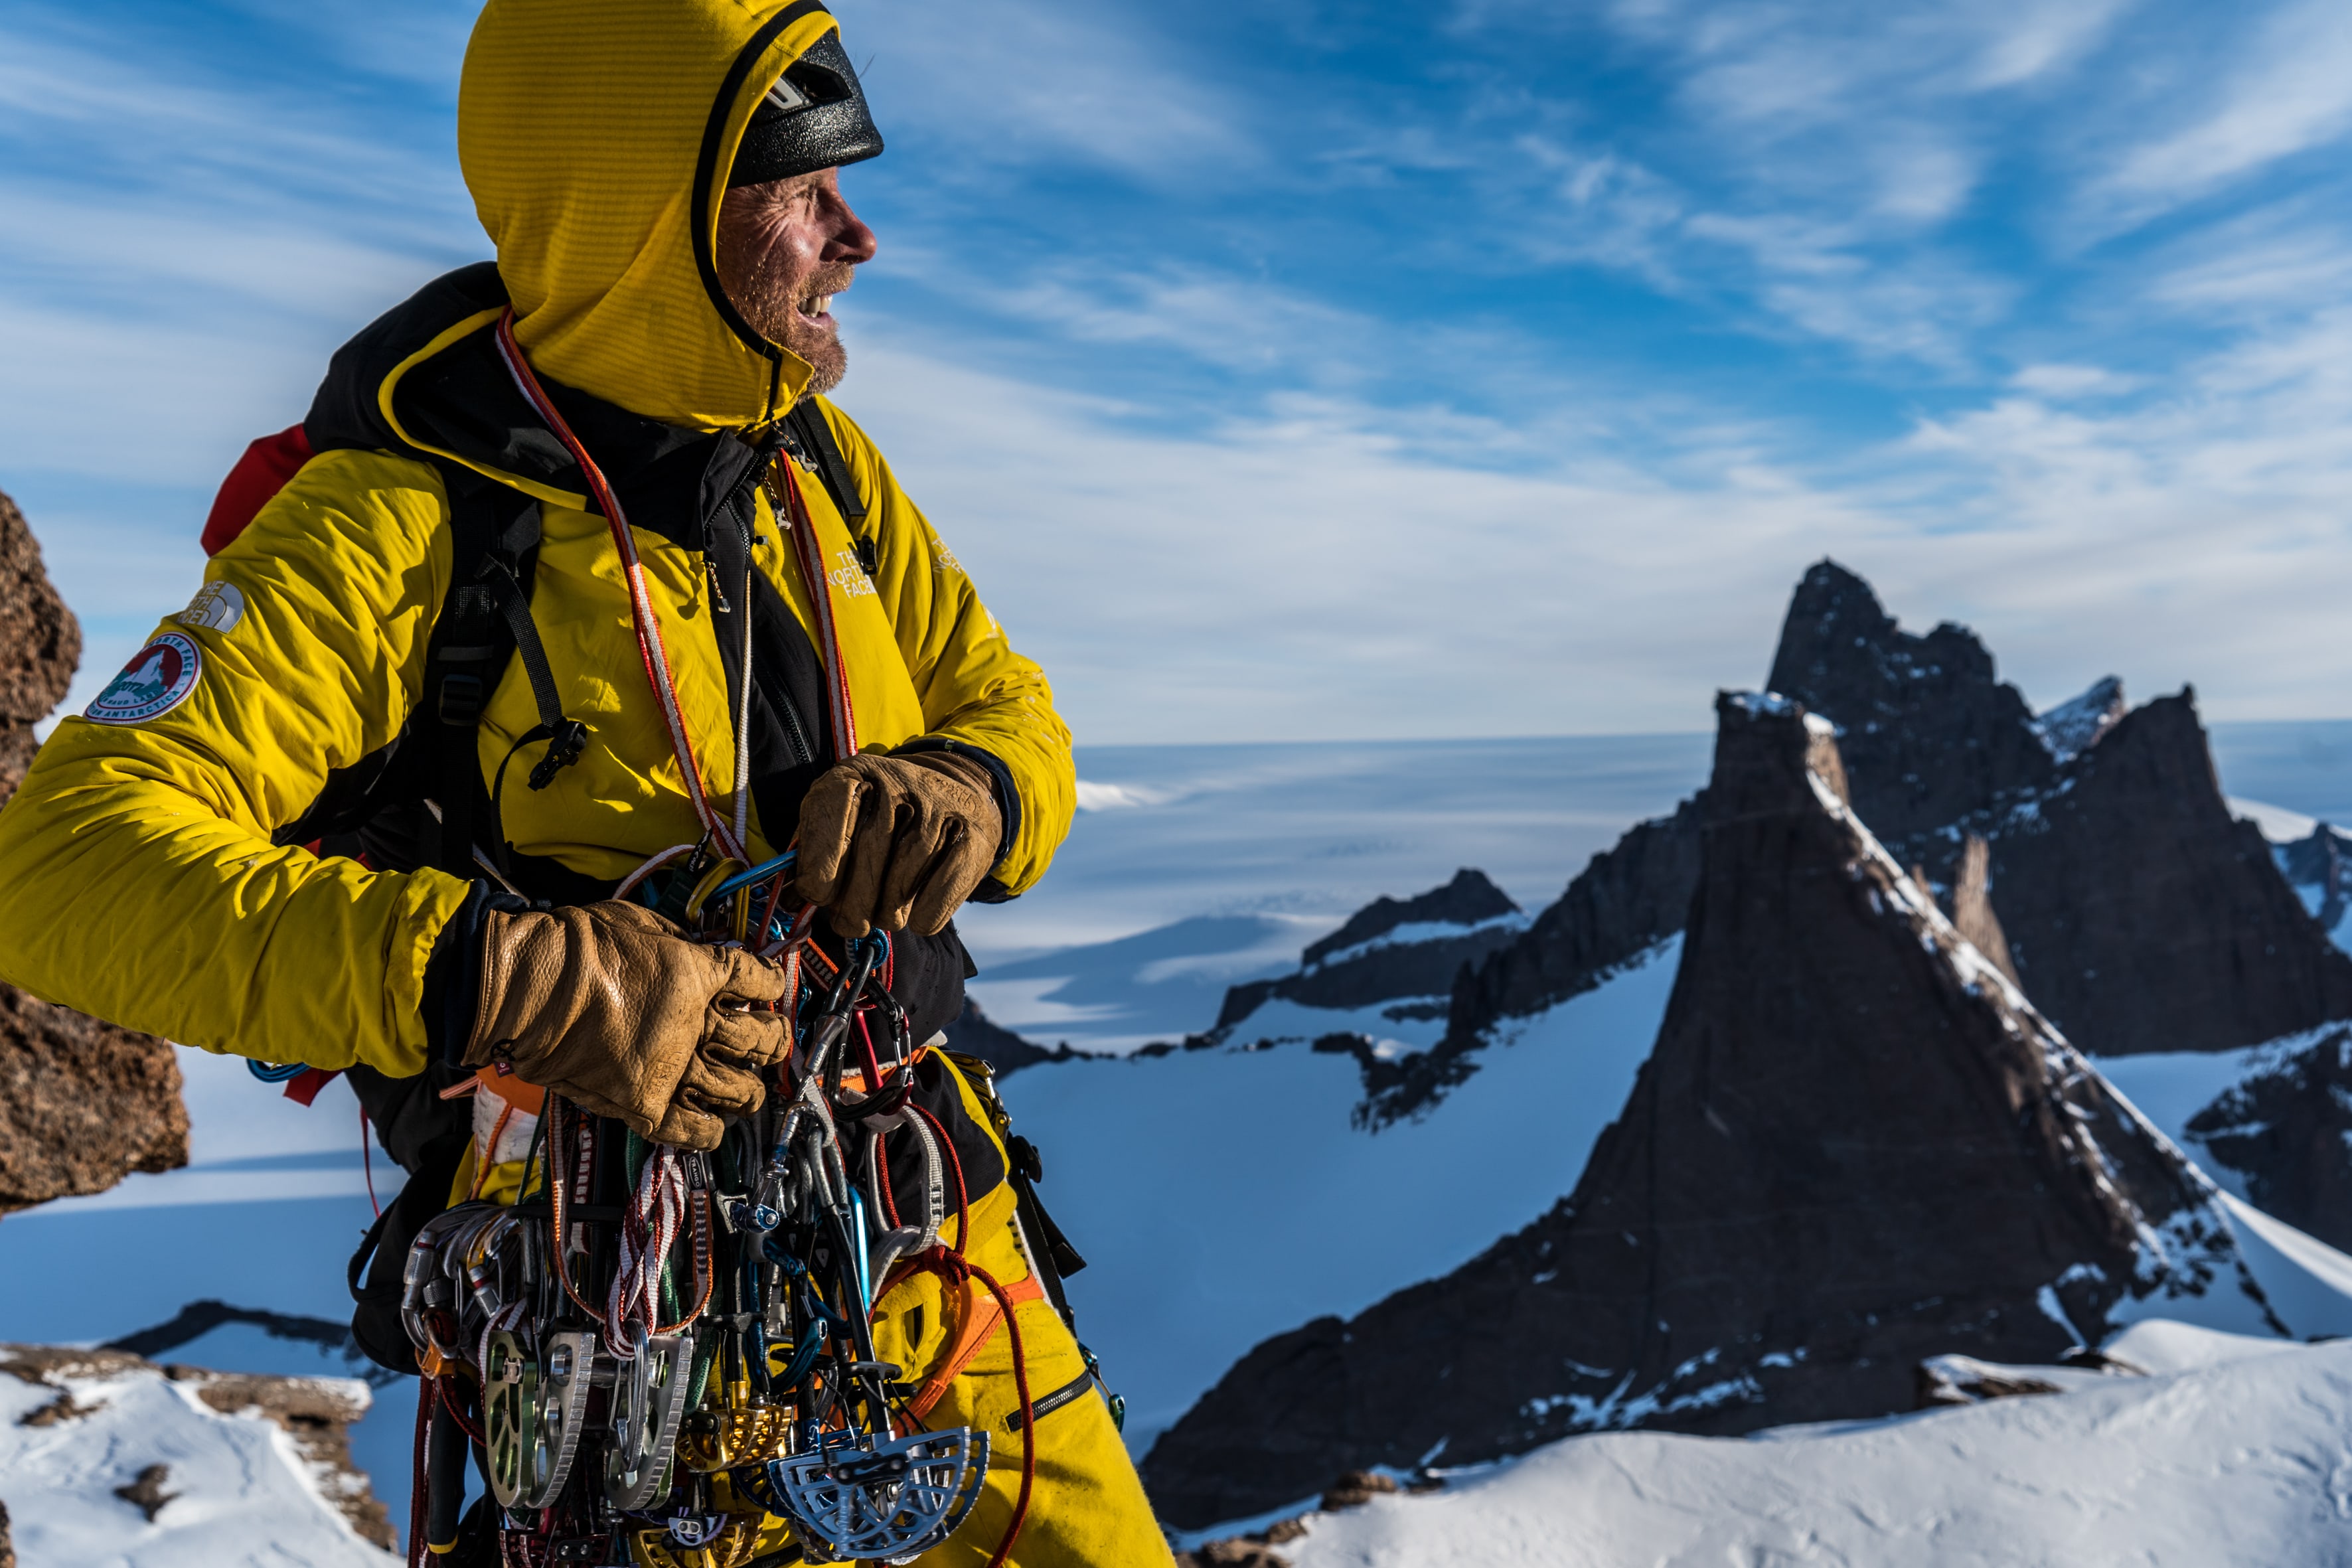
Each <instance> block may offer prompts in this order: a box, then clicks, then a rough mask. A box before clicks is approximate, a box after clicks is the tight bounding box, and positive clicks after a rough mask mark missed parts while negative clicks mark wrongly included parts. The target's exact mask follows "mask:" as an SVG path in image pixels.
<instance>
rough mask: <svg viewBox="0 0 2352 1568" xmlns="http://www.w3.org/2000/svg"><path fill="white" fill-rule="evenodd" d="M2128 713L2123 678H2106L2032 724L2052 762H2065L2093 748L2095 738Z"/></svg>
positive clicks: (2128, 705) (2097, 740)
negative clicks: (2037, 731)
mask: <svg viewBox="0 0 2352 1568" xmlns="http://www.w3.org/2000/svg"><path fill="white" fill-rule="evenodd" d="M2130 710H2131V709H2130V704H2128V703H2126V701H2125V700H2124V682H2123V678H2122V677H2121V676H2118V675H2107V676H2102V677H2100V678H2099V679H2097V680H2095V681H2093V682H2092V683H2091V687H2090V689H2089V690H2087V691H2085V692H2084V693H2083V694H2082V695H2081V696H2080V697H2074V698H2070V699H2068V700H2066V701H2063V702H2061V703H2060V704H2058V706H2057V707H2055V708H2053V709H2051V710H2049V711H2047V712H2045V713H2043V714H2042V717H2040V718H2039V719H2036V720H2035V721H2033V722H2034V727H2035V728H2036V729H2038V730H2040V731H2041V732H2042V744H2043V745H2044V746H2047V747H2048V748H2049V749H2050V755H2051V757H2052V759H2053V761H2056V762H2060V763H2065V762H2071V761H2073V760H2074V758H2076V757H2078V756H2080V755H2082V754H2083V753H2084V752H2087V751H2089V750H2090V749H2091V748H2092V747H2093V746H2095V745H2097V744H2098V743H2099V737H2100V736H2102V735H2104V734H2105V733H2106V732H2107V731H2109V730H2111V729H2113V728H2115V725H2116V721H2118V720H2120V719H2121V718H2122V717H2123V716H2124V715H2125V714H2126V713H2127V712H2129V711H2130Z"/></svg>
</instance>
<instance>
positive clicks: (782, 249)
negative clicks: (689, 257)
mask: <svg viewBox="0 0 2352 1568" xmlns="http://www.w3.org/2000/svg"><path fill="white" fill-rule="evenodd" d="M837 174H838V171H837V170H833V169H820V170H818V171H817V172H816V173H815V174H795V175H793V177H792V178H791V179H788V180H771V181H769V182H768V183H767V184H763V185H739V186H737V187H736V188H735V189H734V190H731V191H730V192H728V193H727V196H726V199H725V200H724V201H723V202H722V203H720V204H719V255H718V265H719V286H720V287H721V288H723V289H726V290H727V298H728V299H729V300H732V301H733V302H734V305H735V308H736V309H737V310H740V311H741V312H742V313H743V319H744V320H745V321H749V322H751V327H752V330H753V331H757V332H759V333H760V334H761V336H762V337H764V338H766V339H767V340H768V341H769V342H773V343H781V344H782V345H783V346H784V347H785V348H788V349H790V350H792V351H793V353H796V354H798V355H800V356H801V358H803V359H804V360H806V361H808V363H810V364H811V365H813V366H814V367H815V370H816V374H815V376H814V378H813V379H812V380H811V381H810V383H809V390H810V391H811V392H831V391H832V390H833V389H834V388H835V387H836V386H838V385H840V384H841V377H842V374H843V373H844V372H845V371H846V370H847V369H848V368H849V358H848V354H847V353H846V351H845V350H844V349H843V348H842V346H841V335H840V331H839V329H838V327H837V325H836V324H835V321H834V319H833V312H832V311H831V310H830V309H829V308H828V307H829V305H830V303H831V301H832V299H833V296H835V294H838V293H840V292H842V290H844V289H847V288H848V287H849V284H850V280H851V279H852V278H853V277H854V276H855V275H856V272H855V269H856V267H857V264H858V263H859V262H861V261H870V260H872V259H873V257H874V231H873V230H872V229H870V228H867V227H866V226H865V224H863V223H861V222H859V221H858V217H857V215H856V213H854V212H851V211H850V210H849V204H848V203H847V202H845V201H844V200H842V198H841V185H840V184H839V181H838V179H837V177H836V176H837Z"/></svg>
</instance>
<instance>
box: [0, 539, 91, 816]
mask: <svg viewBox="0 0 2352 1568" xmlns="http://www.w3.org/2000/svg"><path fill="white" fill-rule="evenodd" d="M80 663H81V623H80V622H79V621H77V620H75V619H74V616H73V612H72V611H71V610H68V609H67V608H66V603H65V601H64V600H63V599H61V598H59V597H58V591H57V589H56V588H55V587H54V586H52V585H51V584H50V582H49V574H48V573H47V571H46V570H44V569H43V568H42V565H41V546H40V544H39V542H37V541H36V540H35V539H34V538H33V531H32V530H31V529H30V528H28V527H26V523H25V514H24V513H23V512H21V511H19V510H16V502H15V501H13V500H9V499H8V498H7V497H6V496H5V495H0V800H5V799H6V798H7V797H8V796H9V795H13V794H15V793H16V784H17V782H18V781H19V780H21V779H22V778H23V777H24V776H25V769H26V767H27V766H29V765H30V764H31V763H32V760H33V748H34V746H35V744H36V742H35V741H34V739H33V726H34V725H36V724H37V723H39V722H40V721H42V720H44V719H46V718H47V717H48V716H49V710H50V709H52V708H55V707H56V706H57V705H58V703H59V702H61V701H63V700H65V695H66V688H67V687H68V685H70V684H71V683H72V681H73V673H74V669H75V668H76V667H77V666H79V664H80Z"/></svg>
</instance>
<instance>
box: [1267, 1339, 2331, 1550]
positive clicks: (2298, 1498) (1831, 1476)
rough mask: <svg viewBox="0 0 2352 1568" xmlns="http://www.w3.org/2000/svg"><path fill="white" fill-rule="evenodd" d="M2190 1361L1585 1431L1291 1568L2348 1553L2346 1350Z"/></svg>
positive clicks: (2275, 1347)
mask: <svg viewBox="0 0 2352 1568" xmlns="http://www.w3.org/2000/svg"><path fill="white" fill-rule="evenodd" d="M2115 1349H2116V1352H2117V1353H2119V1354H2123V1355H2125V1356H2126V1358H2127V1359H2130V1358H2133V1357H2134V1356H2135V1355H2137V1361H2138V1362H2139V1363H2140V1364H2143V1365H2146V1364H2150V1363H2156V1364H2158V1365H2163V1366H2168V1367H2174V1366H2177V1367H2179V1368H2181V1370H2177V1371H2168V1372H2167V1373H2164V1374H2161V1375H2156V1376H2150V1377H2144V1378H2143V1377H2127V1376H2116V1377H2114V1378H2111V1379H2103V1380H2100V1383H2099V1384H2098V1385H2097V1386H2094V1387H2089V1388H2085V1389H2083V1390H2082V1391H2080V1392H2076V1393H2070V1394H2063V1395H2043V1396H2033V1397H2021V1398H2011V1399H2001V1400H1997V1401H1993V1402H1990V1403H1988V1404H1984V1405H1972V1406H1969V1407H1966V1408H1961V1409H1953V1410H1937V1411H1928V1412H1924V1413H1921V1414H1918V1415H1904V1416H1896V1417H1893V1418H1891V1419H1887V1420H1884V1421H1874V1422H1848V1423H1838V1424H1832V1425H1824V1426H1794V1427H1782V1428H1779V1429H1777V1430H1773V1431H1769V1432H1763V1433H1759V1434H1757V1435H1756V1436H1754V1437H1751V1438H1744V1439H1743V1438H1722V1437H1685V1436H1669V1435H1665V1434H1660V1433H1646V1432H1637V1433H1609V1434H1603V1435H1599V1436H1584V1437H1570V1438H1568V1439H1565V1440H1564V1441H1561V1442H1559V1443H1554V1444H1552V1445H1550V1446H1549V1447H1543V1448H1539V1449H1537V1450H1536V1451H1535V1452H1533V1453H1531V1454H1529V1455H1528V1456H1527V1457H1526V1458H1522V1459H1520V1460H1519V1461H1517V1463H1514V1464H1510V1465H1507V1466H1504V1467H1499V1468H1494V1469H1491V1470H1488V1471H1486V1472H1485V1473H1483V1474H1479V1475H1475V1476H1470V1477H1465V1478H1462V1479H1457V1480H1455V1481H1454V1484H1452V1485H1450V1486H1449V1487H1448V1488H1447V1489H1445V1490H1444V1491H1443V1492H1439V1493H1435V1494H1431V1495H1427V1496H1421V1497H1406V1496H1399V1497H1381V1498H1376V1499H1374V1500H1372V1501H1371V1502H1370V1504H1368V1505H1367V1506H1365V1507H1364V1508H1361V1509H1359V1510H1350V1511H1349V1512H1346V1513H1341V1514H1336V1515H1318V1516H1316V1517H1315V1518H1314V1519H1313V1520H1312V1521H1310V1530H1309V1533H1308V1534H1307V1536H1306V1538H1305V1539H1303V1540H1299V1541H1296V1542H1290V1543H1289V1544H1287V1545H1286V1546H1284V1547H1283V1548H1282V1549H1281V1550H1282V1552H1283V1554H1284V1555H1285V1556H1286V1557H1287V1558H1289V1560H1290V1562H1291V1563H1292V1564H1293V1568H1520V1565H1526V1568H1535V1565H1537V1564H1541V1565H1542V1568H1634V1565H1636V1564H1639V1565H1641V1568H1768V1565H1769V1568H1797V1565H1800V1564H1807V1565H1810V1564H1822V1565H1824V1568H1828V1565H1835V1568H1914V1565H1917V1568H1928V1565H1933V1568H1996V1565H1998V1568H2100V1565H2104V1564H2116V1565H2119V1568H2120V1565H2122V1564H2135V1565H2149V1568H2287V1565H2290V1564H2292V1565H2294V1568H2323V1565H2327V1564H2342V1563H2352V1344H2326V1345H2315V1346H2291V1345H2284V1344H2282V1343H2281V1342H2277V1341H2274V1340H2273V1341H2256V1342H2232V1341H2231V1338H2230V1336H2226V1335H2206V1334H2202V1333H2201V1332H2200V1331H2197V1330H2195V1329H2184V1328H2182V1327H2181V1326H2179V1325H2176V1324H2168V1323H2148V1324H2144V1325H2141V1326H2140V1327H2138V1328H2137V1329H2134V1330H2132V1331H2129V1332H2128V1333H2126V1335H2124V1336H2121V1337H2120V1338H2119V1339H2118V1341H2117V1342H2116V1346H2115Z"/></svg>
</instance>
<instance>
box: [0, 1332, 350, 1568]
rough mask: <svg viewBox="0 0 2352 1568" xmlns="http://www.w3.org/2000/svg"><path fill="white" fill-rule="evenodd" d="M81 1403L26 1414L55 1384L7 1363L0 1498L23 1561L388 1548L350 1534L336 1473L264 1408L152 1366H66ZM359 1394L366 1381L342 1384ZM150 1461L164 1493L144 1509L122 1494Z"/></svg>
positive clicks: (308, 1563)
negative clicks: (337, 1496)
mask: <svg viewBox="0 0 2352 1568" xmlns="http://www.w3.org/2000/svg"><path fill="white" fill-rule="evenodd" d="M62 1382H63V1385H64V1388H65V1391H66V1393H67V1394H69V1396H70V1397H71V1400H72V1402H73V1406H74V1407H75V1408H76V1409H77V1410H78V1411H79V1410H87V1411H88V1412H89V1413H88V1414H79V1413H78V1414H74V1415H68V1416H67V1417H66V1418H64V1419H61V1420H45V1421H44V1422H42V1423H41V1424H39V1425H26V1423H25V1418H26V1416H29V1415H33V1414H34V1413H35V1412H36V1411H38V1410H40V1409H41V1407H43V1406H44V1405H53V1404H54V1402H56V1401H57V1400H58V1396H59V1390H58V1388H57V1387H55V1386H46V1385H41V1384H33V1383H29V1382H24V1381H19V1380H18V1379H16V1378H15V1377H6V1376H0V1502H5V1503H6V1504H7V1506H8V1513H9V1519H10V1526H11V1531H12V1534H13V1535H14V1538H15V1544H16V1558H17V1562H18V1563H19V1564H21V1568H97V1565H99V1564H106V1565H108V1568H231V1565H232V1564H245V1563H289V1564H292V1563H300V1564H303V1565H304V1568H385V1565H386V1564H388V1563H391V1562H392V1561H393V1559H392V1558H391V1557H390V1556H389V1555H388V1554H386V1553H385V1552H381V1551H379V1550H377V1549H376V1548H375V1547H373V1546H372V1545H370V1544H369V1543H368V1542H365V1541H362V1540H361V1539H360V1538H359V1536H357V1535H356V1534H354V1533H353V1532H352V1527H351V1526H350V1525H349V1524H347V1523H346V1522H344V1521H343V1518H342V1516H341V1514H339V1513H337V1512H336V1511H335V1510H334V1508H333V1507H332V1506H331V1504H330V1503H329V1502H328V1500H327V1499H326V1496H325V1495H324V1493H323V1491H322V1487H323V1486H324V1485H328V1484H331V1483H332V1478H330V1477H328V1476H325V1475H322V1474H321V1473H320V1470H319V1469H318V1468H315V1467H313V1466H312V1465H310V1464H309V1463H307V1462H306V1461H305V1460H304V1458H303V1457H302V1455H301V1453H300V1452H299V1450H298V1449H297V1448H296V1447H295V1445H294V1440H293V1439H292V1438H291V1437H290V1436H288V1435H287V1433H286V1432H285V1431H284V1430H283V1429H282V1428H280V1427H279V1426H278V1425H277V1424H276V1423H274V1422H272V1421H269V1420H268V1419H266V1418H265V1417H263V1416H261V1415H259V1414H258V1413H250V1414H244V1415H225V1414H222V1413H221V1412H219V1411H216V1410H215V1409H213V1408H212V1407H210V1406H209V1405H206V1404H205V1402H204V1401H203V1400H202V1399H200V1398H199V1397H197V1394H196V1393H195V1391H194V1387H192V1386H191V1385H190V1384H184V1383H172V1382H167V1381H166V1380H165V1379H164V1378H163V1376H162V1375H161V1373H157V1372H156V1371H154V1370H152V1369H147V1370H143V1371H139V1372H135V1373H128V1374H123V1375H116V1376H84V1377H68V1378H66V1379H63V1380H62ZM339 1392H340V1393H341V1395H342V1397H343V1398H344V1399H345V1400H346V1401H348V1402H353V1403H364V1402H365V1400H366V1398H367V1393H368V1391H367V1386H366V1385H365V1384H341V1385H340V1388H339ZM153 1465H162V1466H163V1467H165V1470H166V1474H165V1476H164V1478H163V1482H162V1488H161V1489H162V1491H163V1492H164V1493H165V1494H168V1495H171V1496H173V1498H174V1500H173V1501H169V1502H165V1503H164V1504H163V1507H162V1508H161V1509H160V1510H157V1511H156V1513H155V1516H154V1518H153V1519H152V1521H150V1520H148V1519H146V1518H145V1517H143V1515H142V1511H141V1510H140V1509H139V1508H138V1507H136V1506H134V1505H133V1504H132V1503H131V1502H129V1501H126V1500H123V1499H121V1497H118V1496H117V1495H115V1493H116V1489H117V1488H120V1487H124V1486H129V1485H131V1484H132V1483H134V1482H135V1481H136V1480H137V1479H138V1478H139V1476H140V1474H141V1472H142V1471H143V1470H145V1469H147V1468H148V1467H150V1466H153Z"/></svg>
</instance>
